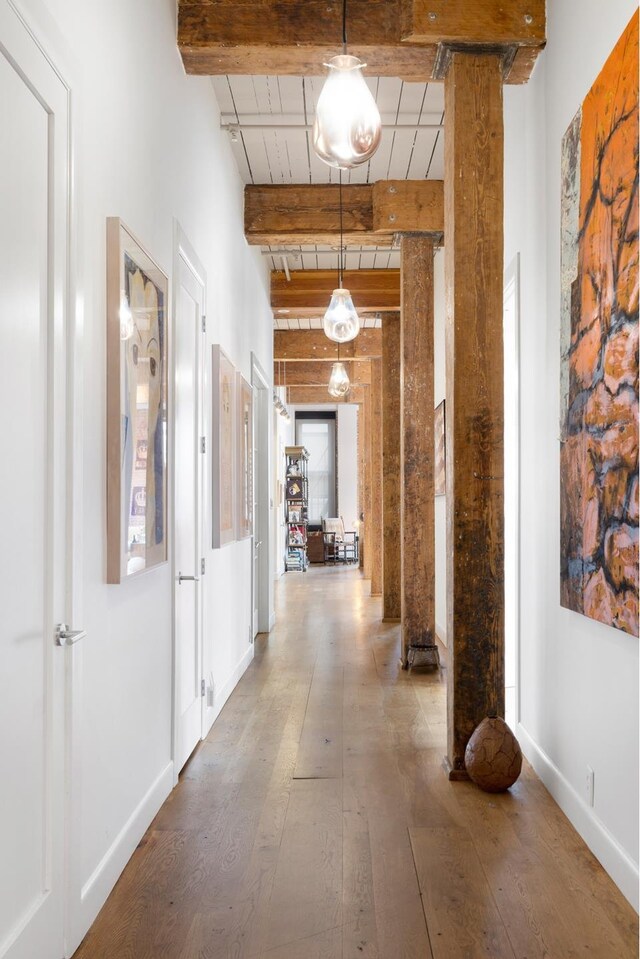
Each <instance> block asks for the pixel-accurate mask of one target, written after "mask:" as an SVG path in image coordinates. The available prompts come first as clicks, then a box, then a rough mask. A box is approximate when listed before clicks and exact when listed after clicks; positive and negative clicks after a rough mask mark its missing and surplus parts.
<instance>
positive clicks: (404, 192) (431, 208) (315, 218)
mask: <svg viewBox="0 0 640 959" xmlns="http://www.w3.org/2000/svg"><path fill="white" fill-rule="evenodd" d="M342 205H343V228H344V241H345V243H346V244H347V245H348V246H349V245H356V246H358V245H359V246H381V245H384V244H391V243H392V242H393V237H394V235H395V234H396V233H403V232H404V233H429V234H431V235H432V236H434V237H435V238H438V239H439V238H440V237H442V234H443V232H444V184H443V182H442V180H380V181H378V182H377V183H364V184H346V185H345V186H343V188H342ZM244 232H245V236H246V238H247V242H248V243H251V244H254V245H259V246H266V245H287V244H294V245H295V244H298V245H304V244H307V245H308V244H315V243H319V244H325V245H328V246H332V245H336V244H338V243H339V242H340V190H339V187H338V184H334V183H315V184H297V183H294V184H265V185H262V184H260V185H249V186H246V187H245V190H244Z"/></svg>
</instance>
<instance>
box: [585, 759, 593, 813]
mask: <svg viewBox="0 0 640 959" xmlns="http://www.w3.org/2000/svg"><path fill="white" fill-rule="evenodd" d="M594 780H595V773H594V771H593V769H592V768H591V766H587V781H586V786H587V805H589V806H593V801H594V788H595V783H594Z"/></svg>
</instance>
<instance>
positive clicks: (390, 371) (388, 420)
mask: <svg viewBox="0 0 640 959" xmlns="http://www.w3.org/2000/svg"><path fill="white" fill-rule="evenodd" d="M382 499H383V508H382V517H383V564H382V572H383V583H382V594H383V607H382V609H383V614H382V615H383V618H384V620H386V621H387V622H397V621H398V620H399V619H400V612H401V601H400V314H399V313H386V314H385V315H384V317H383V319H382Z"/></svg>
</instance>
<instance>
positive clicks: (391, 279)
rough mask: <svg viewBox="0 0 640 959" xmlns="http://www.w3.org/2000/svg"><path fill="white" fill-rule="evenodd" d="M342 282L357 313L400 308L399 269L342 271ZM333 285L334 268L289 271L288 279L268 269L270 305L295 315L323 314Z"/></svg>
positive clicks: (280, 273) (335, 285) (276, 309)
mask: <svg viewBox="0 0 640 959" xmlns="http://www.w3.org/2000/svg"><path fill="white" fill-rule="evenodd" d="M342 285H343V286H345V287H346V288H347V289H348V290H350V291H351V295H352V297H353V298H354V302H355V303H356V304H357V308H358V313H359V314H364V313H384V312H385V311H387V310H392V311H397V310H399V309H400V270H345V272H344V274H343V281H342ZM337 286H338V274H337V271H336V270H292V271H291V280H290V281H288V280H287V277H286V275H285V274H284V272H282V271H276V272H273V271H272V273H271V308H272V310H274V312H276V313H277V312H278V310H282V309H285V310H289V311H290V312H292V313H294V314H295V316H297V317H300V316H303V317H307V316H309V317H316V316H323V315H324V312H325V310H326V309H327V307H328V305H329V299H330V297H331V292H332V290H333V289H335V287H337Z"/></svg>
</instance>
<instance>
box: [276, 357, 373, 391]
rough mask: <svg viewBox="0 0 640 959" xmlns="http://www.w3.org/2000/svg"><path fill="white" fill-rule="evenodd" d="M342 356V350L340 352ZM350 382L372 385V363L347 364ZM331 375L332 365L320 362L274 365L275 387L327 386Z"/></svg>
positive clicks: (348, 362)
mask: <svg viewBox="0 0 640 959" xmlns="http://www.w3.org/2000/svg"><path fill="white" fill-rule="evenodd" d="M340 355H341V356H342V349H341V350H340ZM344 365H345V367H346V370H347V374H348V376H349V379H350V381H351V382H352V383H353V384H354V385H356V386H369V385H370V384H371V363H370V362H364V361H360V362H357V363H354V362H352V361H347V362H345V364H344ZM330 375H331V365H330V364H329V363H323V362H321V361H318V360H309V362H307V363H300V362H297V363H281V362H280V363H277V362H276V363H274V366H273V385H274V386H276V387H278V386H287V387H289V386H323V387H325V389H326V386H327V384H328V382H329V376H330Z"/></svg>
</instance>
